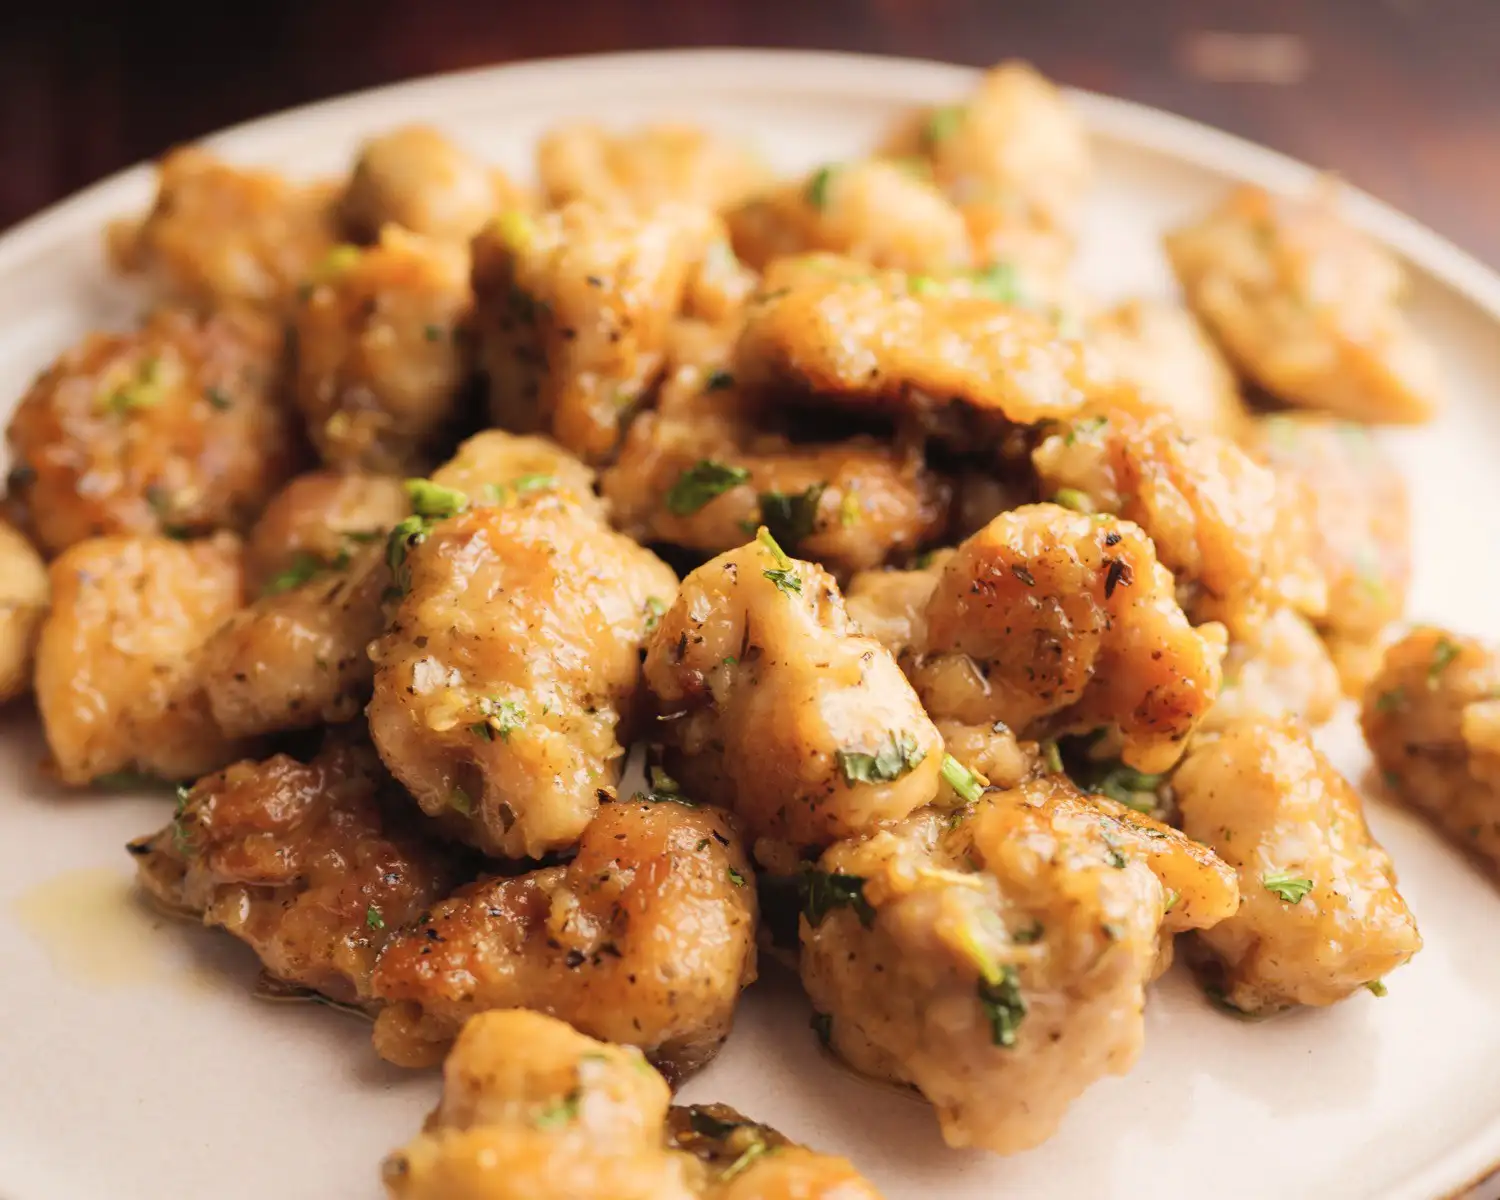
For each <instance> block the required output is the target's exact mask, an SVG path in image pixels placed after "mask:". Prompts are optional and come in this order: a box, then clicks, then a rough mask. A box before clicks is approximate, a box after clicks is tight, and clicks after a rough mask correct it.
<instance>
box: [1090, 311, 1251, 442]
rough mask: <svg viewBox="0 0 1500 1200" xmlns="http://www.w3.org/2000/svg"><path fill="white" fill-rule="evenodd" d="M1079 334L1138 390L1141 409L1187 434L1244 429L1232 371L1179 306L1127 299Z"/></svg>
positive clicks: (1245, 416)
mask: <svg viewBox="0 0 1500 1200" xmlns="http://www.w3.org/2000/svg"><path fill="white" fill-rule="evenodd" d="M1085 336H1086V337H1087V339H1088V341H1089V343H1090V345H1092V346H1094V347H1095V348H1096V349H1097V350H1098V351H1099V352H1100V353H1101V354H1103V355H1104V357H1105V358H1106V359H1107V360H1108V361H1109V362H1110V363H1111V364H1113V366H1114V368H1115V370H1116V371H1117V372H1119V374H1121V375H1122V376H1124V378H1126V379H1128V380H1129V381H1130V382H1131V383H1133V384H1135V386H1136V387H1137V389H1139V407H1140V409H1141V411H1143V412H1145V411H1150V410H1153V409H1154V410H1158V411H1161V412H1167V413H1170V414H1171V415H1172V417H1173V418H1174V419H1175V420H1176V421H1177V423H1178V425H1180V426H1181V427H1182V429H1183V430H1184V431H1186V432H1187V433H1209V434H1216V435H1217V436H1219V437H1222V438H1227V439H1228V440H1230V441H1238V440H1239V439H1240V437H1241V436H1243V435H1244V433H1245V432H1246V426H1247V425H1248V423H1249V420H1250V414H1249V412H1248V411H1247V410H1246V408H1245V402H1244V401H1243V400H1242V399H1241V398H1240V389H1239V385H1238V383H1237V382H1236V381H1235V378H1234V372H1233V371H1232V370H1231V369H1230V367H1229V364H1228V363H1227V362H1225V361H1224V357H1223V355H1221V354H1220V353H1219V350H1218V347H1216V346H1215V345H1214V344H1213V342H1211V341H1210V340H1209V339H1208V337H1207V335H1206V334H1205V333H1204V332H1203V328H1202V327H1201V326H1200V325H1199V324H1198V322H1197V321H1196V320H1195V319H1194V318H1193V316H1192V314H1191V313H1189V312H1188V311H1187V310H1186V309H1184V308H1182V307H1181V306H1180V305H1177V304H1169V303H1165V302H1163V301H1153V300H1127V301H1125V302H1124V303H1123V304H1118V305H1116V306H1115V307H1114V308H1111V309H1108V310H1106V311H1105V312H1102V313H1100V314H1099V315H1098V316H1096V317H1094V318H1093V319H1092V320H1091V321H1089V322H1088V326H1087V332H1086V334H1085Z"/></svg>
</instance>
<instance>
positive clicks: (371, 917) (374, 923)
mask: <svg viewBox="0 0 1500 1200" xmlns="http://www.w3.org/2000/svg"><path fill="white" fill-rule="evenodd" d="M365 924H366V925H367V926H368V927H369V928H371V929H384V928H385V918H384V917H382V916H381V915H380V909H378V908H376V907H375V905H373V904H372V905H370V907H369V908H367V909H365Z"/></svg>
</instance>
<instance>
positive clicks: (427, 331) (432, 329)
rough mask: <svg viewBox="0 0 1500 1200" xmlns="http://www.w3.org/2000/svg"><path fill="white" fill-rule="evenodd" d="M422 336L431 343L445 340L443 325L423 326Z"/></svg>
mask: <svg viewBox="0 0 1500 1200" xmlns="http://www.w3.org/2000/svg"><path fill="white" fill-rule="evenodd" d="M422 336H423V337H424V338H426V339H427V340H428V341H429V342H440V341H442V340H443V327H442V326H441V325H424V326H422Z"/></svg>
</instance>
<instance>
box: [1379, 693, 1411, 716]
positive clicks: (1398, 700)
mask: <svg viewBox="0 0 1500 1200" xmlns="http://www.w3.org/2000/svg"><path fill="white" fill-rule="evenodd" d="M1405 707H1406V689H1405V688H1403V687H1393V688H1390V689H1389V690H1388V691H1384V692H1381V693H1380V695H1378V696H1376V697H1375V711H1376V712H1378V713H1393V712H1400V711H1401V710H1402V709H1403V708H1405Z"/></svg>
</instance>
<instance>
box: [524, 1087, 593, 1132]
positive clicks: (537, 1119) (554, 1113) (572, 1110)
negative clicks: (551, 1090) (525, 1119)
mask: <svg viewBox="0 0 1500 1200" xmlns="http://www.w3.org/2000/svg"><path fill="white" fill-rule="evenodd" d="M582 1100H583V1093H582V1092H580V1091H579V1090H578V1089H577V1088H574V1089H573V1090H572V1091H571V1092H569V1093H568V1094H567V1095H566V1096H564V1097H562V1098H561V1099H560V1100H555V1101H553V1102H552V1103H551V1104H549V1105H547V1107H546V1108H544V1109H542V1110H541V1111H540V1112H538V1113H537V1114H536V1116H534V1117H532V1119H531V1123H532V1125H533V1126H534V1127H536V1128H537V1129H556V1128H557V1127H558V1126H560V1125H566V1124H568V1122H570V1121H572V1120H573V1119H574V1118H576V1117H577V1116H578V1106H579V1104H580V1103H581V1102H582Z"/></svg>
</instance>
